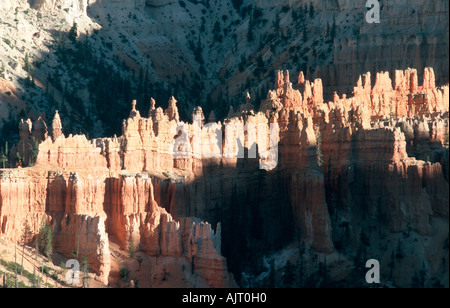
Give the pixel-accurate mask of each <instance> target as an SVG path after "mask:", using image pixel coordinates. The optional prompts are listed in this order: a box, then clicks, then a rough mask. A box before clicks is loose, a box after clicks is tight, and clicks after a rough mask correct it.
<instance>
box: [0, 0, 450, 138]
mask: <svg viewBox="0 0 450 308" xmlns="http://www.w3.org/2000/svg"><path fill="white" fill-rule="evenodd" d="M0 5H1V7H0V20H1V25H2V26H1V28H0V36H1V37H2V40H1V41H0V44H1V48H0V62H1V64H0V65H1V66H2V67H3V68H2V69H1V74H0V75H1V77H3V78H5V79H6V80H7V81H9V82H11V83H12V85H13V86H14V88H15V89H16V90H15V91H10V92H12V93H14V92H17V94H16V95H17V96H18V97H19V98H20V99H21V100H24V101H25V104H24V105H23V104H22V105H21V104H19V103H18V102H15V101H9V100H4V99H3V97H2V104H1V105H0V110H2V114H1V115H0V117H1V118H2V119H3V121H0V126H3V127H4V126H5V125H6V128H5V129H4V130H5V131H4V132H3V134H2V135H3V136H2V138H0V139H2V140H0V141H1V143H2V147H4V146H3V144H4V141H5V140H7V141H9V142H10V143H14V142H16V141H17V140H15V139H14V138H12V137H10V136H9V134H7V133H6V130H7V129H9V127H13V126H16V124H17V122H18V121H20V117H19V113H20V116H21V117H26V116H27V117H32V118H36V117H37V116H38V115H40V114H41V113H43V112H45V113H47V114H48V115H49V116H51V115H53V114H54V111H55V110H56V109H58V110H60V111H63V113H65V114H71V116H70V117H64V118H63V121H64V124H65V126H64V127H65V128H66V130H67V132H68V133H73V134H76V133H80V131H81V132H84V133H87V134H89V136H91V137H102V136H105V135H106V136H109V137H112V136H113V135H114V134H117V135H118V134H120V123H118V121H114V120H111V119H115V118H117V117H118V118H123V117H124V115H125V114H126V113H127V108H128V104H129V101H130V100H131V99H135V98H136V99H137V100H138V106H139V107H138V108H141V109H140V111H141V112H142V111H144V109H146V108H147V104H148V103H149V101H150V97H151V96H153V97H155V98H156V99H157V101H158V102H159V103H160V104H161V105H162V107H164V108H165V107H167V105H166V102H167V100H168V98H169V97H170V96H171V95H176V96H177V98H178V99H179V100H180V102H181V103H180V105H179V109H180V116H181V118H182V119H183V120H185V121H186V120H188V119H189V118H190V115H191V113H192V109H193V108H194V107H195V106H197V105H201V106H202V107H203V109H204V110H205V114H209V113H210V111H211V110H213V109H214V111H215V113H216V116H217V117H218V118H219V119H223V118H224V117H225V116H226V115H227V113H228V109H229V107H230V106H233V107H234V108H236V107H238V106H239V105H240V104H241V103H242V102H243V100H244V99H245V98H244V97H243V96H242V94H243V93H245V92H246V91H249V92H250V94H251V96H252V97H253V98H254V99H255V103H256V105H258V104H259V102H260V100H263V99H264V98H265V95H266V93H267V91H268V89H269V88H271V87H272V84H273V82H274V78H275V75H276V74H275V72H276V71H277V70H278V69H290V70H291V71H292V72H293V73H295V74H297V73H298V72H299V71H303V72H304V73H305V75H306V77H307V78H308V79H315V78H318V77H320V78H321V79H322V83H323V86H324V88H323V91H324V95H325V97H326V99H332V97H333V91H336V92H337V93H338V94H339V95H340V96H341V95H343V94H344V93H346V94H347V95H350V94H351V91H352V90H353V86H354V84H355V82H356V81H357V76H359V75H361V74H363V73H366V72H370V73H371V76H373V77H375V74H376V72H379V71H388V72H390V75H391V76H393V75H394V70H395V69H403V70H405V69H407V68H408V67H415V68H417V71H418V74H419V76H418V77H419V78H420V79H421V78H422V72H423V71H424V68H425V67H434V69H435V74H436V76H435V78H436V81H437V82H438V84H444V83H447V82H448V42H449V38H448V26H449V25H448V12H449V7H448V1H444V0H439V1H427V2H426V3H423V1H407V2H406V1H402V0H396V1H389V3H383V4H382V5H381V11H380V17H381V20H380V23H379V24H368V23H367V22H366V21H365V18H364V16H365V13H366V12H367V8H366V7H365V5H364V3H363V2H361V3H359V2H354V1H319V0H313V1H303V0H298V1H292V0H289V1H288V0H277V1H270V3H265V2H263V1H252V0H240V1H239V0H233V1H229V0H227V1H187V0H186V1H181V0H180V1H143V0H137V1H113V0H102V1H94V0H55V1H53V0H36V1H33V0H29V1H25V0H19V1H2V4H0ZM74 22H75V23H76V24H77V29H75V30H76V31H74V32H72V34H70V30H71V28H72V26H73V24H74ZM74 34H75V35H74ZM27 58H28V60H26V59H27ZM26 62H28V63H29V64H26ZM30 80H31V82H30ZM374 82H375V80H374V79H373V78H372V79H371V83H372V84H373V83H374ZM33 84H34V85H36V86H33ZM111 85H112V86H111ZM0 95H1V94H0ZM2 96H3V95H2ZM110 102H114V103H115V104H116V106H117V108H114V109H112V110H107V109H108V108H106V107H107V106H108V105H109V104H110ZM22 110H23V111H22ZM145 111H146V110H145ZM16 139H17V138H16Z"/></svg>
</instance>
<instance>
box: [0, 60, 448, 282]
mask: <svg viewBox="0 0 450 308" xmlns="http://www.w3.org/2000/svg"><path fill="white" fill-rule="evenodd" d="M423 75H424V78H423V82H422V85H421V86H419V85H418V81H417V72H416V71H415V70H413V69H408V70H406V71H396V74H395V80H394V84H392V81H391V79H390V78H389V75H388V73H379V74H377V76H376V82H375V85H374V86H373V87H372V86H371V82H370V76H369V74H366V75H365V76H364V80H363V79H362V78H360V79H359V81H358V83H357V85H356V87H355V90H354V96H353V97H349V98H347V97H346V96H343V97H341V98H340V97H339V95H337V94H336V95H335V97H334V99H333V101H330V102H324V101H323V89H322V82H321V80H320V79H316V80H314V81H312V82H311V81H308V80H305V78H304V76H303V73H300V74H299V76H298V81H297V83H296V84H295V85H293V84H292V83H291V82H290V76H289V72H287V71H286V72H279V73H278V74H277V78H276V84H275V88H274V90H270V91H269V92H268V95H267V99H266V100H264V101H263V102H262V104H261V108H260V110H259V111H258V112H257V113H255V112H254V111H253V110H252V106H251V102H250V101H251V98H250V96H249V95H247V101H246V104H245V105H242V106H241V107H240V108H239V109H238V110H236V111H234V110H230V113H229V117H228V118H227V119H225V121H224V122H223V123H221V122H209V123H205V116H204V115H203V111H202V109H201V108H200V107H198V108H196V109H194V112H193V122H192V123H184V122H182V121H180V120H179V115H178V109H177V102H176V100H175V98H173V97H172V98H171V99H170V100H169V104H168V108H167V109H166V110H163V109H162V108H160V107H159V108H156V106H155V102H154V101H152V104H151V107H150V110H149V112H148V117H143V116H141V114H140V112H139V111H138V110H137V109H136V102H133V104H132V108H131V112H130V115H129V117H128V118H127V119H126V120H124V121H123V128H122V135H121V136H120V137H114V138H100V139H92V140H88V139H87V138H86V137H85V136H84V135H76V136H72V135H70V136H68V137H65V136H64V134H63V133H62V131H63V128H62V126H61V121H60V115H59V113H56V115H55V118H54V120H53V125H52V133H51V136H48V132H47V131H46V125H44V124H45V123H42V121H41V120H39V121H37V122H35V123H36V124H38V125H34V128H35V129H36V130H37V131H34V130H33V129H32V125H31V121H30V120H27V121H23V122H21V124H20V129H21V140H20V141H19V146H18V147H17V148H18V149H20V145H21V144H28V143H27V140H30V138H31V136H42V139H40V140H41V141H40V143H39V153H38V155H37V159H36V165H35V166H33V167H28V168H18V169H5V170H1V171H0V230H1V235H2V237H4V238H6V239H8V240H11V241H24V240H25V241H26V242H31V238H32V237H33V236H35V235H36V234H37V233H38V230H39V227H40V225H41V222H42V221H43V220H44V221H47V222H49V223H51V224H52V227H53V230H54V232H55V251H57V252H60V253H62V254H64V255H66V256H70V255H71V253H72V250H73V249H75V247H79V249H80V254H82V255H86V256H87V258H88V261H89V263H90V264H91V266H92V269H93V270H94V271H95V272H96V273H97V274H98V276H99V279H100V280H101V281H103V282H104V283H105V284H107V283H108V276H109V273H110V269H111V257H110V254H109V245H110V242H111V241H113V242H114V243H117V244H118V245H119V246H120V247H121V248H122V249H127V247H128V246H129V244H130V242H133V243H135V244H136V245H137V247H138V250H139V251H142V252H145V253H146V254H147V255H149V256H153V257H158V256H160V257H171V258H175V259H177V260H181V258H184V259H187V260H188V263H189V264H191V266H192V269H193V271H194V272H195V273H196V274H197V275H199V276H200V277H202V278H203V279H204V280H205V281H206V282H207V284H208V285H209V286H215V287H223V286H233V285H234V283H235V282H234V279H233V277H232V276H231V275H230V274H229V271H231V272H232V273H233V274H234V275H235V278H236V279H237V280H238V281H239V279H240V275H241V273H242V272H243V271H244V270H247V269H248V268H251V267H252V266H254V263H255V262H256V260H258V258H261V257H262V256H264V255H265V254H267V253H269V252H271V251H276V250H279V249H282V248H283V247H284V246H285V245H288V244H289V243H291V242H293V241H298V242H301V243H303V244H304V245H306V246H307V247H311V248H312V249H314V250H315V251H316V252H318V253H321V254H324V255H328V254H332V253H333V252H335V251H336V249H341V247H339V246H340V245H338V247H336V243H337V242H336V239H337V237H338V236H341V235H342V234H343V231H342V230H343V228H342V226H343V225H350V226H353V228H354V229H353V232H355V233H354V234H353V235H349V237H348V238H347V241H348V243H349V244H348V245H350V247H351V248H352V249H354V250H356V249H357V248H358V247H359V246H360V245H361V244H360V241H359V236H360V235H359V233H358V232H359V231H358V230H361V231H360V232H361V233H363V232H366V231H367V230H366V229H364V223H363V222H364V221H365V219H366V217H371V218H373V219H375V220H376V221H377V222H378V224H379V228H380V229H379V230H380V231H379V232H380V233H381V232H385V233H386V234H395V233H399V232H406V231H408V230H412V231H414V232H416V233H417V234H418V235H419V236H432V235H436V234H439V236H442V234H443V235H444V236H445V233H446V232H447V233H448V228H447V230H445V229H444V230H442V229H438V228H437V227H436V223H434V221H435V219H440V220H443V221H447V222H448V175H447V174H446V172H448V145H446V143H447V144H448V106H449V105H448V104H449V103H448V101H449V95H448V85H446V86H443V87H439V88H437V87H436V86H435V82H434V72H433V70H432V69H430V68H427V69H426V70H425V72H424V74H423ZM210 119H211V121H212V120H214V116H213V115H212V116H210ZM251 127H255V128H256V127H258V128H261V129H251ZM274 127H275V128H276V129H275V130H274V129H273V128H274ZM239 128H242V130H240V129H239ZM244 128H245V129H244ZM273 140H275V141H276V147H275V146H274V142H273ZM25 152H26V151H25ZM20 153H22V154H20ZM23 153H24V152H20V151H19V154H20V155H24V154H23ZM24 157H25V156H24ZM267 162H270V163H268V164H267ZM25 225H28V226H27V227H26V228H25V227H24V226H25ZM25 230H27V231H25ZM365 230H366V231H365ZM180 262H181V261H180ZM408 275H409V276H408ZM411 275H413V273H412V272H407V273H406V274H404V276H405V277H409V278H410V276H411ZM405 279H407V278H405Z"/></svg>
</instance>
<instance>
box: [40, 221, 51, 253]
mask: <svg viewBox="0 0 450 308" xmlns="http://www.w3.org/2000/svg"><path fill="white" fill-rule="evenodd" d="M39 249H40V251H41V253H43V254H44V255H45V256H46V257H47V258H51V255H52V253H53V231H52V226H51V225H47V223H46V222H45V221H42V225H41V229H40V230H39Z"/></svg>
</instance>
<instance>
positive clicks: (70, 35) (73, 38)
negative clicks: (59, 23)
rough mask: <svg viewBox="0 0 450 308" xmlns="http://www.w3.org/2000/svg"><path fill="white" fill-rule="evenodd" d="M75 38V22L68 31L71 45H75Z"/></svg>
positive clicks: (76, 33) (76, 29)
mask: <svg viewBox="0 0 450 308" xmlns="http://www.w3.org/2000/svg"><path fill="white" fill-rule="evenodd" d="M77 37H78V25H77V23H76V22H74V23H73V25H72V28H70V31H69V39H70V41H71V42H72V43H75V42H76V41H77Z"/></svg>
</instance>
